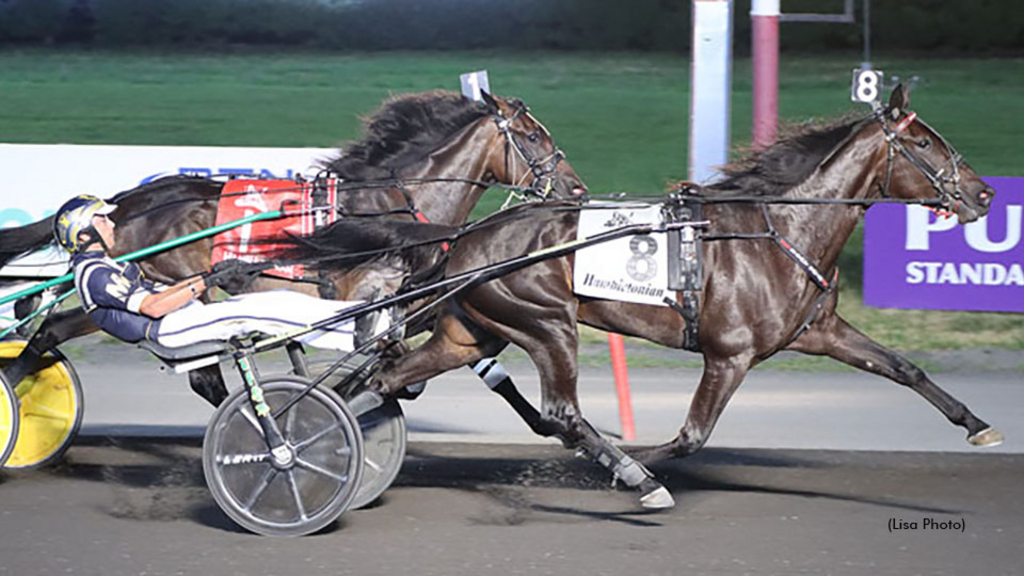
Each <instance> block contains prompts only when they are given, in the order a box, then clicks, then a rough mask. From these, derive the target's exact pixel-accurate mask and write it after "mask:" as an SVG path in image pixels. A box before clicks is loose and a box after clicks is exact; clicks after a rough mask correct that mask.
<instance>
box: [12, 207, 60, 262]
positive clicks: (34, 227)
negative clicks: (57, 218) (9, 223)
mask: <svg viewBox="0 0 1024 576" xmlns="http://www.w3.org/2000/svg"><path fill="white" fill-rule="evenodd" d="M53 241H54V238H53V216H50V217H48V218H44V219H42V220H40V221H38V222H34V223H32V224H27V225H25V226H19V227H17V228H3V229H0V266H3V265H5V264H7V263H8V262H10V261H11V260H14V259H15V258H17V257H18V256H22V255H24V254H27V253H29V252H35V251H36V250H41V249H42V248H45V247H46V246H47V245H49V244H50V243H51V242H53Z"/></svg>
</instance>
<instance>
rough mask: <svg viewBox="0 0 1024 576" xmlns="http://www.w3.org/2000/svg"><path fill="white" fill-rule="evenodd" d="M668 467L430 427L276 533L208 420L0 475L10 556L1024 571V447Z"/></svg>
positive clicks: (463, 566) (94, 445)
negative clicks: (220, 461)
mask: <svg viewBox="0 0 1024 576" xmlns="http://www.w3.org/2000/svg"><path fill="white" fill-rule="evenodd" d="M655 471H656V473H657V474H658V476H659V477H660V478H661V479H662V480H663V481H664V482H665V484H666V485H667V486H668V488H669V489H670V490H671V491H672V493H673V494H674V496H675V498H676V500H677V506H676V508H675V509H673V510H671V511H668V512H661V513H654V514H647V513H643V512H641V511H639V510H638V507H637V506H636V503H635V499H634V497H633V495H632V494H631V493H629V492H625V491H621V490H612V489H611V488H610V487H609V478H608V477H607V476H606V475H605V474H604V472H602V471H601V470H598V469H597V468H596V467H594V466H592V465H591V464H589V463H587V462H585V461H582V460H579V459H574V458H572V457H571V456H568V453H567V452H566V451H564V450H562V449H561V448H560V447H557V446H542V445H533V446H524V445H510V444H501V445H496V444H449V445H442V444H438V443H413V444H412V445H411V446H410V450H409V456H408V458H407V459H406V461H405V465H404V467H403V469H402V472H401V474H400V476H399V477H398V480H397V482H396V484H395V485H394V486H393V487H392V488H391V489H390V490H389V491H388V492H387V493H386V494H385V495H384V497H383V498H382V499H381V500H380V501H379V502H378V503H377V504H376V505H373V506H372V507H371V508H369V509H367V510H361V511H353V512H348V513H346V514H345V515H343V516H342V517H341V520H340V521H339V522H338V523H337V524H336V525H333V526H332V527H330V528H328V529H327V530H326V531H324V532H322V533H320V534H316V535H313V536H308V537H305V538H299V539H274V538H265V537H258V536H254V535H251V534H248V533H244V532H242V531H240V529H238V528H236V527H235V526H234V524H232V523H231V521H230V520H229V519H228V518H227V517H226V516H225V515H224V514H223V513H222V512H221V511H220V510H219V509H218V508H217V507H216V505H215V503H214V501H213V498H212V497H211V496H210V494H209V492H208V491H207V489H206V485H205V482H204V480H203V475H202V469H201V464H200V447H199V441H198V439H195V438H189V439H159V440H155V439H145V440H142V439H138V440H135V439H128V438H118V439H113V440H112V439H109V438H102V437H94V438H85V439H81V440H80V442H79V443H78V444H77V445H76V446H75V447H73V448H72V450H71V451H70V452H69V454H68V458H67V461H66V463H65V464H62V465H60V466H59V467H57V468H55V469H51V470H48V471H45V472H29V473H22V474H8V475H6V476H2V477H0V574H2V575H10V576H29V575H42V574H52V575H57V574H83V575H101V574H102V575H119V574H135V575H147V576H148V575H163V574H196V575H204V576H219V575H234V574H245V575H270V574H278V575H286V574H302V575H319V574H358V575H372V574H381V575H385V574H386V575H405V574H408V575H416V576H428V575H435V574H436V575H451V574H466V575H470V574H472V575H479V574H569V575H572V574H579V575H587V576H598V575H603V574H607V575H616V576H617V575H624V574H636V575H653V574H666V575H668V574H673V575H675V574H716V575H718V574H730V575H731V574H736V575H741V574H756V575H761V574H835V575H844V574H864V575H889V574H891V575H900V576H905V575H910V574H936V575H938V574H950V575H961V574H978V575H985V576H995V575H1003V574H1006V575H1009V574H1021V573H1022V571H1024V568H1022V566H1024V551H1022V550H1024V548H1022V546H1021V542H1022V541H1024V498H1021V494H1022V491H1021V490H1022V488H1021V481H1022V479H1024V455H1020V454H993V453H989V454H978V453H975V454H954V453H936V452H930V453H922V452H900V453H894V452H837V451H816V450H757V449H745V450H728V449H720V448H719V449H715V448H711V449H707V450H705V451H703V452H701V453H699V454H698V455H696V456H694V457H692V458H690V459H688V460H686V461H677V462H672V463H669V464H667V465H662V466H659V467H657V468H655ZM926 519H927V520H931V521H934V522H936V523H946V524H947V525H950V526H952V527H949V528H946V529H936V528H925V526H924V522H925V521H926ZM900 521H902V522H905V523H907V526H908V528H907V529H903V530H896V531H890V523H891V522H900ZM912 523H913V524H912ZM911 525H916V528H910V527H909V526H911ZM954 525H955V526H954Z"/></svg>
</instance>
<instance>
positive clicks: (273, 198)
mask: <svg viewBox="0 0 1024 576" xmlns="http://www.w3.org/2000/svg"><path fill="white" fill-rule="evenodd" d="M312 194H313V184H312V183H310V182H306V183H298V182H295V181H294V180H247V179H237V180H229V181H228V182H227V183H226V184H225V185H224V188H223V189H221V196H220V202H219V203H218V204H217V225H218V226H219V225H221V224H224V223H226V222H231V221H232V220H238V219H240V218H245V217H247V216H252V215H254V214H261V213H264V212H273V211H275V210H280V209H281V207H282V205H283V206H284V209H285V210H286V211H290V212H298V213H299V214H297V215H295V216H288V217H285V218H275V219H271V220H260V221H258V222H250V223H248V224H245V225H243V226H238V227H236V228H232V229H230V230H226V231H224V232H221V233H220V234H217V235H216V236H214V237H213V253H212V255H211V257H210V265H211V266H212V265H214V264H217V263H218V262H222V261H224V260H232V259H237V260H242V261H245V262H263V261H265V260H266V259H267V255H268V254H269V253H271V252H273V251H274V250H277V249H279V248H281V245H280V244H276V243H256V242H255V241H257V240H268V239H273V238H281V237H283V236H284V234H285V233H286V232H287V233H289V234H293V235H301V236H306V235H309V234H312V233H313V231H314V230H316V228H318V227H320V226H323V225H327V224H331V223H333V222H334V210H333V209H331V210H319V211H316V212H313V211H312V210H311V209H312V208H313V198H312ZM336 199H337V181H336V180H329V181H328V184H327V206H331V207H333V206H335V205H336V202H335V201H336ZM265 273H266V274H270V275H273V276H279V277H282V278H287V279H289V280H295V279H300V278H302V277H303V276H304V274H305V269H304V267H303V266H302V265H301V264H296V265H292V266H280V267H277V268H273V269H271V270H267V271H266V272H265Z"/></svg>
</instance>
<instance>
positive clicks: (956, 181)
mask: <svg viewBox="0 0 1024 576" xmlns="http://www.w3.org/2000/svg"><path fill="white" fill-rule="evenodd" d="M885 115H886V111H885V110H884V109H880V110H878V111H876V112H875V114H874V118H875V119H877V120H878V122H879V124H881V126H882V132H884V133H885V141H886V144H887V145H888V150H887V152H886V168H885V184H883V185H882V186H881V187H880V188H881V194H882V197H883V198H890V195H889V185H890V184H891V182H892V171H893V165H894V164H895V163H896V153H897V152H899V153H900V155H902V156H903V157H904V158H906V159H907V161H908V162H910V164H911V165H913V166H914V167H915V168H917V169H918V171H919V172H921V174H922V175H923V176H924V177H925V178H927V179H928V182H929V183H931V185H932V188H934V189H935V192H936V194H937V196H938V198H939V200H940V201H941V202H942V205H943V206H945V207H947V208H949V210H950V213H952V212H955V211H956V209H957V207H959V205H960V203H961V202H963V191H962V190H960V165H961V164H963V163H964V157H963V155H962V154H960V153H959V152H957V151H956V149H955V148H953V145H952V144H950V143H949V141H948V140H946V139H945V138H944V137H943V136H942V135H941V134H939V133H938V132H936V131H935V130H934V129H932V127H931V126H929V125H928V124H927V123H926V122H925V121H924V120H921V119H919V118H918V117H917V112H908V113H907V115H906V117H904V118H903V120H901V121H900V122H899V124H897V125H896V127H895V128H890V127H889V125H888V123H886V121H885ZM915 121H916V122H918V123H920V124H921V125H922V126H924V127H925V128H927V129H928V131H929V132H931V133H932V134H934V135H935V136H936V137H937V138H938V139H939V141H940V142H942V145H943V146H945V148H946V153H947V154H948V155H949V160H947V161H946V162H945V163H944V164H943V165H942V166H940V167H939V168H938V169H936V168H935V167H933V166H932V165H931V164H929V163H928V161H926V160H925V159H923V158H921V157H920V156H918V155H917V154H914V152H913V151H911V150H910V148H907V146H906V145H905V144H903V142H901V141H900V140H899V135H900V134H901V133H903V132H904V131H905V130H906V129H907V128H909V127H910V125H911V124H913V123H914V122H915ZM950 185H952V188H953V191H952V192H949V191H948V190H947V187H948V186H950Z"/></svg>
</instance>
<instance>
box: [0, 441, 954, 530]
mask: <svg viewBox="0 0 1024 576" xmlns="http://www.w3.org/2000/svg"><path fill="white" fill-rule="evenodd" d="M201 443H202V442H201V439H199V438H185V439H182V438H173V439H167V438H112V437H106V438H96V437H93V438H86V439H80V441H79V442H78V443H76V445H75V447H74V448H73V449H72V450H71V451H70V452H69V454H68V457H67V458H66V459H65V460H64V461H63V462H61V463H60V464H57V465H55V466H53V467H50V468H47V469H44V470H35V471H26V472H18V473H13V474H10V473H9V475H10V476H11V477H12V478H24V479H26V480H28V481H32V479H33V478H36V477H40V478H42V477H58V478H68V479H74V480H79V481H82V480H84V481H90V482H100V483H103V484H104V485H107V486H110V489H111V491H112V497H111V498H110V499H109V500H108V501H107V502H105V503H104V504H103V505H102V506H101V509H100V512H102V513H104V514H106V515H109V516H111V517H115V518H119V519H125V520H137V521H150V522H154V521H155V522H161V521H174V520H182V519H190V520H192V521H194V522H196V523H197V524H200V525H203V526H207V527H210V528H214V529H217V530H221V531H225V532H235V533H245V530H243V529H242V528H240V527H239V526H238V525H236V524H235V523H234V522H233V521H232V520H231V519H230V518H228V517H227V516H226V515H225V514H224V512H222V511H221V510H220V508H219V507H218V506H217V504H216V503H215V501H214V500H213V496H212V495H211V494H210V492H209V490H208V488H207V486H206V481H205V478H204V475H203V469H202V447H201ZM466 454H468V455H466ZM840 468H841V464H837V463H835V462H834V461H830V460H829V458H826V457H822V456H821V455H820V454H816V453H803V452H798V451H772V450H728V449H714V448H709V449H706V450H704V451H702V452H700V453H698V454H696V455H694V456H692V457H690V458H687V459H685V460H675V461H670V462H667V463H662V464H659V465H656V466H653V467H652V471H653V472H654V473H655V475H656V476H657V478H658V479H659V481H661V482H662V483H663V484H664V485H665V487H666V488H668V489H669V491H670V492H672V494H673V495H674V497H675V498H676V500H677V507H676V508H675V509H674V510H673V511H672V512H669V513H670V514H685V513H687V511H689V510H692V509H693V508H694V507H695V506H696V505H697V504H698V503H699V502H701V500H702V499H703V498H705V497H707V495H709V494H710V493H716V492H726V493H738V494H763V495H780V496H795V497H799V498H808V499H827V500H832V501H838V502H852V503H857V504H864V505H870V506H879V507H883V508H890V509H897V510H903V511H913V512H922V513H933V514H960V513H961V511H960V510H956V509H951V508H943V507H937V506H929V505H925V504H922V503H920V502H918V501H914V500H913V499H909V498H903V497H899V496H881V495H879V496H876V495H865V494H857V493H852V492H850V491H844V490H843V489H842V488H841V483H839V482H836V483H834V485H828V483H827V482H826V481H822V482H815V483H813V484H812V485H811V486H804V487H788V486H785V485H781V482H780V479H779V478H775V477H772V475H771V474H770V473H766V471H768V472H770V471H773V470H775V471H778V470H785V469H791V470H794V471H799V470H814V469H818V470H829V469H836V470H833V473H834V474H841V473H842V470H841V469H840ZM5 481H9V480H8V479H5V476H4V475H3V474H0V483H2V482H5ZM418 488H447V489H453V490H457V491H460V492H464V493H470V494H475V495H478V496H480V497H481V498H483V499H484V501H485V502H486V503H487V506H485V508H486V510H485V511H484V512H483V513H481V514H480V515H477V516H471V517H467V519H466V521H467V522H469V523H471V524H480V525H492V526H493V525H508V526H513V525H522V524H527V523H533V522H543V521H544V518H545V517H549V518H553V519H556V518H559V517H560V518H563V519H564V518H569V519H576V520H579V521H584V522H588V521H596V522H616V523H622V524H625V525H630V526H637V527H658V526H662V525H664V522H663V521H659V520H658V518H659V516H660V514H662V513H660V512H656V511H654V512H652V511H644V510H641V509H639V507H638V504H637V502H636V499H635V496H634V494H633V493H632V492H631V491H628V490H622V489H616V488H613V487H612V486H611V483H610V481H609V478H608V477H607V476H606V475H605V474H604V473H603V472H602V471H600V470H598V469H597V468H595V467H594V465H593V464H592V463H590V462H588V461H586V460H584V459H582V458H573V457H571V456H567V455H566V452H565V451H564V450H563V449H562V448H560V447H558V446H533V445H531V446H504V447H499V446H495V445H468V444H467V445H455V446H454V447H453V446H451V445H448V444H444V445H441V444H436V445H435V444H420V443H415V444H412V445H410V446H409V449H408V452H407V456H406V460H405V462H404V464H403V468H402V470H401V471H400V472H399V474H398V477H397V478H396V480H395V482H394V484H393V485H392V487H391V488H390V489H389V493H391V494H399V493H401V492H402V491H406V490H415V489H418ZM545 489H562V490H566V489H567V490H571V491H573V492H571V493H570V494H571V497H569V498H565V497H564V495H565V494H566V493H565V492H559V493H558V494H559V497H558V499H557V501H556V502H552V501H550V500H551V496H550V495H551V494H552V493H551V492H547V496H545ZM388 504H389V502H388V493H385V494H384V496H382V497H381V498H379V499H378V500H377V501H376V502H374V503H371V505H370V506H368V507H367V509H371V510H372V509H375V508H380V507H383V506H387V505H388ZM345 518H346V516H342V517H341V518H340V519H339V521H338V522H335V523H334V524H332V525H330V526H328V527H327V528H325V529H324V530H323V531H321V532H320V533H319V534H329V533H332V532H334V531H336V530H339V529H344V527H345V525H346V522H345Z"/></svg>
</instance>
